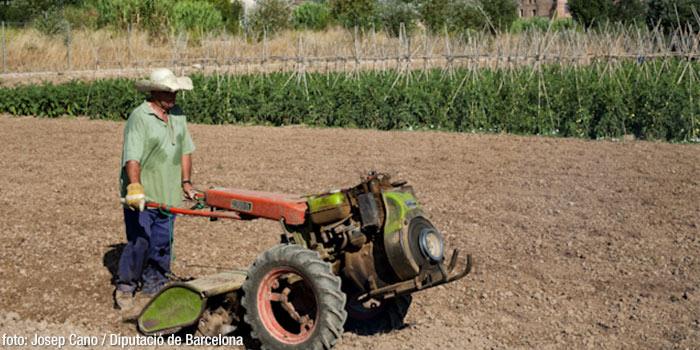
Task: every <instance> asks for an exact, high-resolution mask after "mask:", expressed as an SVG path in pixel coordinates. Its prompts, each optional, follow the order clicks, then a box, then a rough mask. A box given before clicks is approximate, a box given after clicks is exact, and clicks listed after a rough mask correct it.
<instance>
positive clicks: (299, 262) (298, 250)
mask: <svg viewBox="0 0 700 350" xmlns="http://www.w3.org/2000/svg"><path fill="white" fill-rule="evenodd" d="M280 268H282V269H289V270H293V271H294V274H296V275H297V276H301V277H302V278H303V280H302V281H301V283H303V288H304V289H303V291H304V293H303V295H304V296H305V297H306V298H303V299H304V300H303V301H305V303H308V302H309V301H308V300H309V299H308V298H314V299H311V300H315V306H313V305H312V307H315V309H314V310H315V311H314V313H313V314H314V315H315V320H316V321H315V322H314V324H313V326H312V327H311V329H309V330H308V331H307V332H308V333H307V335H304V336H302V337H301V338H303V340H302V341H300V342H297V343H290V342H285V341H283V340H281V339H280V336H279V335H275V330H274V327H275V326H279V325H280V323H281V321H278V319H277V318H275V321H273V322H272V323H270V321H269V320H268V321H265V320H263V319H262V318H264V317H261V314H260V312H263V313H264V312H265V309H264V308H265V305H258V304H259V303H263V304H264V303H265V301H264V300H263V301H259V300H260V298H259V293H264V292H265V291H264V288H270V287H269V285H268V284H267V283H268V282H266V281H268V280H269V278H270V277H269V276H271V274H272V275H274V274H275V273H276V272H275V271H278V270H279V269H280ZM287 281H289V280H287ZM297 283H300V281H297V282H294V283H292V284H290V285H289V286H288V287H290V288H292V289H295V288H296V287H295V285H296V284H297ZM263 284H265V287H263V286H262V285H263ZM261 288H263V290H262V291H261ZM274 288H276V287H274ZM270 290H272V289H270ZM297 290H298V289H297ZM307 292H310V293H311V294H312V295H306V293H307ZM293 293H294V292H292V293H290V294H289V296H290V299H292V300H298V301H301V300H300V299H294V294H293ZM296 294H302V293H296ZM345 300H346V297H345V294H344V293H343V292H342V290H341V280H340V277H337V276H335V275H334V274H333V272H332V270H331V265H330V264H329V263H327V262H325V261H322V260H321V259H320V258H319V255H318V253H317V252H315V251H311V250H308V249H306V248H304V247H301V246H298V245H290V244H281V245H278V246H275V247H272V248H270V249H268V250H267V251H265V252H263V253H262V254H260V256H258V258H257V259H256V260H255V262H254V263H253V265H251V267H250V268H249V269H248V277H247V278H246V280H245V282H244V283H243V297H242V299H241V305H242V306H243V308H244V309H245V310H246V312H245V315H244V320H245V322H246V323H247V324H248V325H249V326H250V334H251V337H252V338H253V339H254V340H257V341H259V342H260V347H261V348H262V349H269V350H282V349H286V350H288V349H309V350H321V349H331V348H332V347H333V346H334V345H335V343H336V342H337V341H338V339H340V337H341V336H342V334H343V324H344V323H345V319H346V317H347V313H346V312H345V309H344V306H345ZM305 303H304V302H302V304H305ZM312 303H313V302H312ZM268 304H270V305H272V302H268ZM306 305H307V307H308V304H306ZM261 308H262V309H261ZM302 308H303V306H302ZM261 310H262V311H261ZM268 312H269V311H268ZM300 314H301V313H300ZM268 315H269V314H268ZM282 316H284V315H282ZM280 317H281V316H280ZM266 322H267V323H266ZM270 328H273V329H272V330H271V329H270ZM278 329H279V327H278ZM277 332H279V331H277ZM300 332H301V331H300ZM278 334H279V333H278ZM285 337H286V336H285Z"/></svg>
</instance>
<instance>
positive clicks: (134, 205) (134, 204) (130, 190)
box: [124, 183, 146, 211]
mask: <svg viewBox="0 0 700 350" xmlns="http://www.w3.org/2000/svg"><path fill="white" fill-rule="evenodd" d="M124 204H126V205H127V207H129V209H131V210H138V211H143V210H144V209H146V195H145V194H144V193H143V186H141V184H139V183H133V184H129V186H126V198H124Z"/></svg>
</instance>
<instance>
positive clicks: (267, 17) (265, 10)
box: [249, 0, 292, 33]
mask: <svg viewBox="0 0 700 350" xmlns="http://www.w3.org/2000/svg"><path fill="white" fill-rule="evenodd" d="M249 19H250V26H251V28H253V30H254V31H256V32H259V33H261V32H263V31H265V30H267V31H268V32H270V33H275V32H277V31H279V30H282V29H286V28H287V27H289V25H290V24H291V19H292V5H291V3H290V1H289V0H255V7H254V8H253V10H252V11H251V14H250V18H249Z"/></svg>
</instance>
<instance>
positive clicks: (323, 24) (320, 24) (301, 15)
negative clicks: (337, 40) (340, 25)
mask: <svg viewBox="0 0 700 350" xmlns="http://www.w3.org/2000/svg"><path fill="white" fill-rule="evenodd" d="M331 19H332V18H331V8H330V6H329V5H328V4H327V3H325V2H322V3H319V2H311V1H306V2H302V3H301V4H300V5H299V6H297V7H295V8H294V14H293V21H294V27H295V28H297V29H312V30H324V29H326V28H327V27H328V24H329V23H330V21H331Z"/></svg>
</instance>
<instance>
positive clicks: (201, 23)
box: [170, 1, 223, 40]
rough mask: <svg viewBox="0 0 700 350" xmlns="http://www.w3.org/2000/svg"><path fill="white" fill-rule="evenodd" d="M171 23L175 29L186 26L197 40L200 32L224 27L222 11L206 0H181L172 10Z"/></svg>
mask: <svg viewBox="0 0 700 350" xmlns="http://www.w3.org/2000/svg"><path fill="white" fill-rule="evenodd" d="M170 19H171V22H170V23H171V25H172V26H173V28H174V29H175V30H180V29H181V28H184V29H185V30H187V31H189V32H190V33H191V34H192V35H193V36H194V37H195V40H196V39H198V36H199V32H200V31H202V32H209V31H213V30H217V29H220V28H222V27H223V21H222V19H221V13H220V12H219V10H217V9H216V8H215V7H214V5H212V4H211V3H209V2H206V1H179V2H176V3H175V4H174V5H173V7H172V11H171V16H170Z"/></svg>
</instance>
